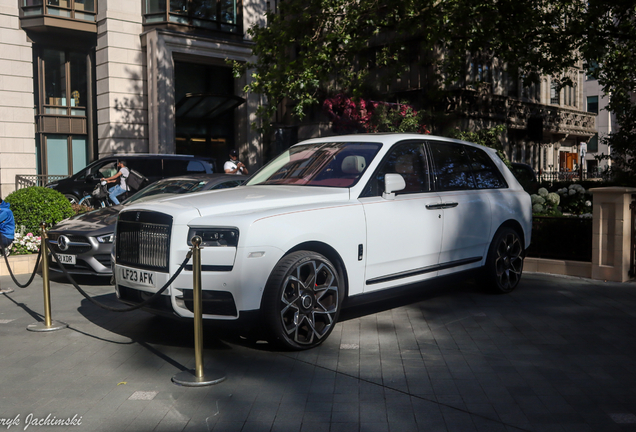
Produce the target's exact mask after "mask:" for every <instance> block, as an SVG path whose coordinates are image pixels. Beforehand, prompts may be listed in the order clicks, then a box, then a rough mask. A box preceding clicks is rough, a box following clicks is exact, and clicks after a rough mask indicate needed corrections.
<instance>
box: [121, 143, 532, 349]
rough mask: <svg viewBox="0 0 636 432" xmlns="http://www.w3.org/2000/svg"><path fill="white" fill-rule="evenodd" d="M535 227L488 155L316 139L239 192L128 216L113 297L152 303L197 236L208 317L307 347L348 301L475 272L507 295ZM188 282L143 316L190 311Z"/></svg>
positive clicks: (446, 147)
mask: <svg viewBox="0 0 636 432" xmlns="http://www.w3.org/2000/svg"><path fill="white" fill-rule="evenodd" d="M531 227H532V206H531V202H530V196H529V195H528V194H527V193H526V192H524V190H523V189H522V187H521V186H520V185H519V183H518V182H517V180H516V179H515V177H514V176H513V175H512V174H511V172H510V171H509V170H508V168H507V167H506V165H505V164H504V163H503V162H502V161H501V159H500V158H499V157H498V156H497V154H496V153H495V152H494V151H493V150H491V149H489V148H486V147H482V146H479V145H475V144H471V143H467V142H463V141H457V140H452V139H449V138H442V137H436V136H431V135H418V134H365V135H348V136H338V137H328V138H318V139H311V140H307V141H303V142H301V143H299V144H296V145H294V146H292V147H291V148H289V150H287V151H286V152H284V153H283V154H281V155H280V156H278V157H277V158H276V159H274V160H273V161H272V162H270V163H269V164H267V165H266V166H264V167H263V168H261V169H260V170H259V171H258V172H256V173H255V174H254V175H253V176H252V177H251V178H250V179H248V181H247V182H246V183H245V184H244V185H242V186H239V187H237V188H234V189H226V190H215V191H209V192H202V193H199V194H196V195H195V194H192V195H183V196H179V197H174V198H168V199H164V200H159V201H152V202H148V203H143V204H138V205H134V204H133V205H131V206H129V207H127V208H126V209H124V211H122V212H121V213H120V215H119V220H118V222H117V230H116V241H115V251H114V258H113V259H114V261H115V263H114V265H115V266H114V273H115V280H116V291H117V295H118V297H119V298H120V300H121V301H123V302H125V303H127V304H138V303H140V302H142V301H143V300H144V299H147V298H148V297H149V296H150V295H152V293H155V292H157V291H158V290H159V289H160V288H161V287H163V286H164V285H165V284H166V282H168V281H169V280H170V278H171V277H172V276H173V275H174V274H175V273H176V271H177V270H178V269H179V267H180V266H181V264H182V263H183V261H184V259H185V257H186V254H187V252H188V251H189V250H190V248H191V239H192V238H193V237H194V236H195V235H198V236H200V237H201V238H202V239H203V242H202V250H201V263H202V274H201V283H202V286H203V318H204V319H209V320H217V321H219V320H225V321H236V322H238V323H245V322H248V323H249V322H251V323H253V324H252V325H254V326H256V327H258V328H259V329H265V330H266V332H267V333H266V334H267V335H268V337H269V339H270V340H271V341H274V342H278V343H280V344H282V345H283V346H284V347H286V348H291V349H306V348H311V347H314V346H316V345H318V344H320V343H321V342H322V341H324V340H325V339H326V338H327V336H328V335H329V334H330V332H331V331H332V330H333V327H334V325H335V324H336V322H337V321H338V316H339V314H340V311H341V308H342V304H343V300H345V299H347V298H350V299H353V300H355V298H356V297H358V298H359V296H365V295H367V294H372V293H376V292H378V291H380V290H391V289H395V288H398V287H404V286H413V285H414V284H419V283H421V282H423V281H426V280H429V279H432V278H437V277H440V276H444V275H449V274H452V273H457V272H460V271H465V270H471V269H477V270H480V271H483V275H482V277H481V280H483V281H485V282H487V284H488V286H490V287H491V288H492V289H493V290H494V291H495V292H499V293H507V292H510V291H512V290H513V289H514V288H515V287H516V286H517V284H518V283H519V280H520V278H521V273H522V269H523V260H524V256H525V250H526V249H527V247H528V246H529V245H530V233H531ZM192 285H193V279H192V265H191V264H188V265H187V266H186V267H185V268H184V270H183V271H182V273H181V274H179V276H178V277H177V278H176V279H175V280H174V282H173V283H172V285H171V286H170V287H169V289H167V290H166V291H165V292H164V293H163V294H162V295H161V296H159V298H158V299H156V300H155V301H154V302H152V303H151V304H149V305H148V306H147V308H146V309H147V310H149V311H151V312H155V313H169V314H171V315H173V316H177V317H185V318H187V317H192V316H193V314H192V310H193V305H192V297H193V295H192ZM396 291H397V290H396Z"/></svg>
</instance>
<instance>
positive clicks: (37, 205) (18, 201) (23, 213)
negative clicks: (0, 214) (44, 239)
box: [5, 186, 75, 234]
mask: <svg viewBox="0 0 636 432" xmlns="http://www.w3.org/2000/svg"><path fill="white" fill-rule="evenodd" d="M5 201H6V202H8V203H9V204H11V211H13V217H14V218H15V228H16V230H19V229H20V226H21V225H24V227H25V230H26V231H25V232H27V233H28V232H31V233H34V234H36V233H39V232H40V223H41V222H46V223H47V224H50V225H53V224H56V223H58V222H60V221H61V220H64V219H66V218H69V217H71V216H73V215H74V214H75V212H74V211H73V208H72V207H71V203H70V202H69V201H68V200H67V199H66V197H65V196H64V195H62V194H61V193H60V192H58V191H56V190H53V189H49V188H45V187H41V186H32V187H28V188H24V189H18V190H17V191H15V192H13V193H11V194H9V195H8V196H7V197H6V198H5Z"/></svg>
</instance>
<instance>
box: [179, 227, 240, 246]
mask: <svg viewBox="0 0 636 432" xmlns="http://www.w3.org/2000/svg"><path fill="white" fill-rule="evenodd" d="M194 236H199V237H201V239H203V241H202V242H201V246H231V247H236V246H237V245H238V238H239V232H238V230H237V229H236V228H190V231H188V245H190V246H192V241H191V240H192V237H194Z"/></svg>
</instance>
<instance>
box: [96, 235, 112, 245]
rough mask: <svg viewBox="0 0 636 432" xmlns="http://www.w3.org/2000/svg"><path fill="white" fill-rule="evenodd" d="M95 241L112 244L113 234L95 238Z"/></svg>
mask: <svg viewBox="0 0 636 432" xmlns="http://www.w3.org/2000/svg"><path fill="white" fill-rule="evenodd" d="M97 241H98V242H100V243H112V242H114V241H115V233H110V234H104V235H102V236H99V237H97Z"/></svg>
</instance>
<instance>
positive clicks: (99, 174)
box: [95, 161, 117, 178]
mask: <svg viewBox="0 0 636 432" xmlns="http://www.w3.org/2000/svg"><path fill="white" fill-rule="evenodd" d="M95 174H96V175H95V177H96V178H108V177H112V176H114V175H115V174H117V162H115V161H113V162H109V163H107V164H105V165H102V166H101V167H100V168H99V169H97V171H96V172H95Z"/></svg>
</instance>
